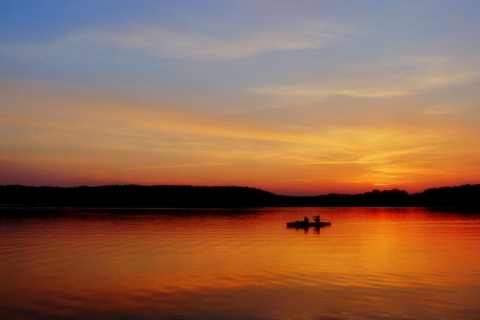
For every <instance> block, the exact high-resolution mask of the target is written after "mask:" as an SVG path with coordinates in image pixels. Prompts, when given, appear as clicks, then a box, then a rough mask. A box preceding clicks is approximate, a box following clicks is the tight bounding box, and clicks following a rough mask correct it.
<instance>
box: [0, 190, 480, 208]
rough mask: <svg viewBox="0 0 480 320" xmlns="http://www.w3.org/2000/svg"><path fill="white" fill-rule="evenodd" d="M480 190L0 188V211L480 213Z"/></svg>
mask: <svg viewBox="0 0 480 320" xmlns="http://www.w3.org/2000/svg"><path fill="white" fill-rule="evenodd" d="M479 201H480V184H476V185H462V186H456V187H440V188H432V189H427V190H425V191H423V192H420V193H414V194H409V193H407V192H406V191H403V190H398V189H393V190H384V191H380V190H373V191H370V192H365V193H360V194H338V193H331V194H327V195H318V196H284V195H276V194H274V193H271V192H267V191H263V190H260V189H256V188H249V187H237V186H218V187H209V186H188V185H185V186H178V185H175V186H171V185H159V186H141V185H107V186H98V187H86V186H80V187H33V186H22V185H6V186H0V206H4V207H5V206H27V207H29V206H31V207H112V208H113V207H118V208H127V207H128V208H215V207H218V208H239V207H302V206H311V207H342V206H344V207H355V206H360V207H362V206H372V207H374V206H382V207H383V206H388V207H405V206H418V207H439V208H447V207H460V208H480V205H479Z"/></svg>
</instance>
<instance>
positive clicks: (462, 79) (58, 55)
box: [0, 1, 480, 195]
mask: <svg viewBox="0 0 480 320" xmlns="http://www.w3.org/2000/svg"><path fill="white" fill-rule="evenodd" d="M295 3H296V2H295ZM346 3H348V1H347V2H346ZM300 4H301V5H298V6H292V3H290V2H288V1H285V2H281V1H280V2H269V1H266V2H260V3H259V2H255V1H252V2H249V1H247V2H236V1H233V2H232V3H231V6H225V5H221V4H218V3H210V2H205V4H204V6H200V5H198V4H195V5H187V4H171V3H169V4H165V3H161V4H156V5H151V4H150V6H147V5H141V6H140V7H139V8H138V10H136V11H134V12H129V10H128V8H123V10H122V11H121V12H120V11H119V12H110V11H109V10H106V9H105V8H104V11H102V10H100V9H99V10H100V11H99V13H98V14H99V16H102V17H103V19H101V21H91V20H90V19H91V18H90V17H89V16H88V15H85V16H82V15H78V16H76V15H74V13H75V10H74V9H75V6H76V5H73V6H72V7H68V8H60V7H62V6H63V4H61V3H59V4H55V5H54V6H58V8H56V9H65V10H66V11H65V14H66V18H65V17H64V19H60V18H58V17H52V16H49V15H48V14H46V15H40V14H36V13H35V12H36V11H35V10H33V8H30V9H32V10H28V11H25V12H24V15H20V16H21V18H19V14H20V12H22V11H21V8H17V7H8V6H7V5H5V7H6V8H4V9H5V10H3V13H2V16H3V15H7V16H8V17H17V19H14V18H9V19H7V16H5V20H3V21H4V22H2V26H3V27H4V30H7V31H9V32H3V33H1V34H0V60H1V61H2V62H1V63H0V97H1V100H0V184H27V185H56V186H74V185H103V184H113V183H115V184H130V183H133V184H146V185H150V184H193V185H241V186H250V187H257V188H261V189H264V190H268V191H272V192H275V193H280V194H297V195H300V194H323V193H329V192H347V193H351V192H364V191H369V190H371V189H374V188H378V189H391V188H400V189H404V190H407V191H409V192H417V191H422V190H423V189H425V188H429V187H437V186H443V185H460V184H465V183H479V181H480V148H478V146H479V145H480V126H479V125H478V123H480V106H479V101H480V92H479V91H478V85H479V84H480V82H479V76H480V65H479V63H478V61H479V59H478V55H479V53H480V41H478V40H477V38H478V37H476V35H475V33H474V32H473V31H474V30H479V28H478V27H480V25H479V22H478V21H479V19H476V18H478V17H475V15H474V14H472V12H478V11H474V10H473V9H474V8H471V7H472V6H476V4H472V3H470V2H467V1H463V2H462V1H461V2H460V4H456V5H455V6H453V4H451V3H449V2H443V1H440V2H437V1H426V2H424V3H422V4H418V3H417V2H416V1H405V2H401V3H395V4H367V3H365V4H364V5H358V6H357V7H356V8H351V6H348V5H344V4H342V2H339V3H336V4H334V3H332V2H318V3H311V2H308V1H305V2H303V1H301V2H300ZM31 5H32V6H40V7H42V6H45V7H43V8H42V9H44V10H46V9H48V8H46V7H48V6H52V5H51V4H31ZM78 6H80V7H82V9H85V10H86V11H85V12H87V11H88V9H90V8H91V9H92V10H94V9H98V8H96V7H95V4H94V3H93V2H92V3H89V2H87V3H83V4H78ZM89 6H91V7H89ZM77 9H78V8H77ZM213 9H215V10H214V11H212V10H213ZM476 9H478V8H476ZM47 11H48V10H47ZM123 11H125V12H123ZM170 11H171V12H174V13H176V14H175V15H173V16H172V15H167V13H168V12H170ZM205 12H209V16H208V19H207V17H205V18H202V14H204V13H205ZM212 12H214V13H212ZM426 13H428V15H427V16H426ZM69 14H71V15H72V17H73V16H75V17H76V18H75V19H73V18H72V19H68V15H69ZM405 16H407V17H408V19H405ZM122 17H128V19H121V18H122ZM28 18H29V19H28ZM260 18H261V19H260ZM22 19H25V20H22ZM0 20H2V19H0ZM27 20H28V21H29V22H28V25H29V26H30V29H28V30H26V29H24V28H22V27H21V26H22V22H24V23H27ZM70 20H71V21H70ZM46 21H49V24H45V22H46ZM446 22H448V26H449V27H448V32H445V30H444V28H445V23H446ZM5 28H6V29H5ZM466 40H468V41H466Z"/></svg>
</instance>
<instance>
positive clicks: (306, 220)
mask: <svg viewBox="0 0 480 320" xmlns="http://www.w3.org/2000/svg"><path fill="white" fill-rule="evenodd" d="M309 221H310V220H308V217H307V216H305V218H303V223H305V224H308V222H309Z"/></svg>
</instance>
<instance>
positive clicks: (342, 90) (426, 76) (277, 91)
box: [252, 57, 480, 101]
mask: <svg viewBox="0 0 480 320" xmlns="http://www.w3.org/2000/svg"><path fill="white" fill-rule="evenodd" d="M431 60H432V61H430V60H429V59H428V57H410V58H409V59H406V58H403V57H402V59H401V60H399V59H392V60H390V61H386V62H378V63H375V64H371V63H369V64H363V65H359V66H354V67H351V68H347V69H346V70H345V71H343V73H344V74H343V75H342V74H340V73H337V74H336V75H333V76H332V77H331V78H330V79H328V80H322V81H319V82H309V83H300V84H292V85H280V86H263V87H256V88H253V89H252V91H253V92H255V93H260V94H265V95H271V96H279V97H282V98H289V97H291V98H295V99H298V98H302V99H307V100H308V101H310V100H313V101H315V100H317V101H318V100H321V99H323V98H326V97H329V96H335V95H344V96H349V97H355V98H384V97H401V96H409V95H414V94H421V93H424V92H426V91H428V90H432V89H436V88H441V87H448V86H456V85H461V84H465V83H469V82H472V81H474V80H477V79H479V78H480V71H479V70H476V69H475V68H473V69H472V64H471V63H466V64H465V65H464V66H462V65H461V64H459V63H456V64H453V63H452V59H449V58H446V57H432V59H431ZM347 73H348V74H347Z"/></svg>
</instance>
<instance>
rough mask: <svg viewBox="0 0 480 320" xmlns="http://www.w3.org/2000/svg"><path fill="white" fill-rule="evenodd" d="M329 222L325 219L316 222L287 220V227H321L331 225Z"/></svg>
mask: <svg viewBox="0 0 480 320" xmlns="http://www.w3.org/2000/svg"><path fill="white" fill-rule="evenodd" d="M331 225H332V223H331V222H326V221H318V222H305V221H293V222H287V228H296V229H300V228H309V227H314V228H322V227H328V226H331Z"/></svg>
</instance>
